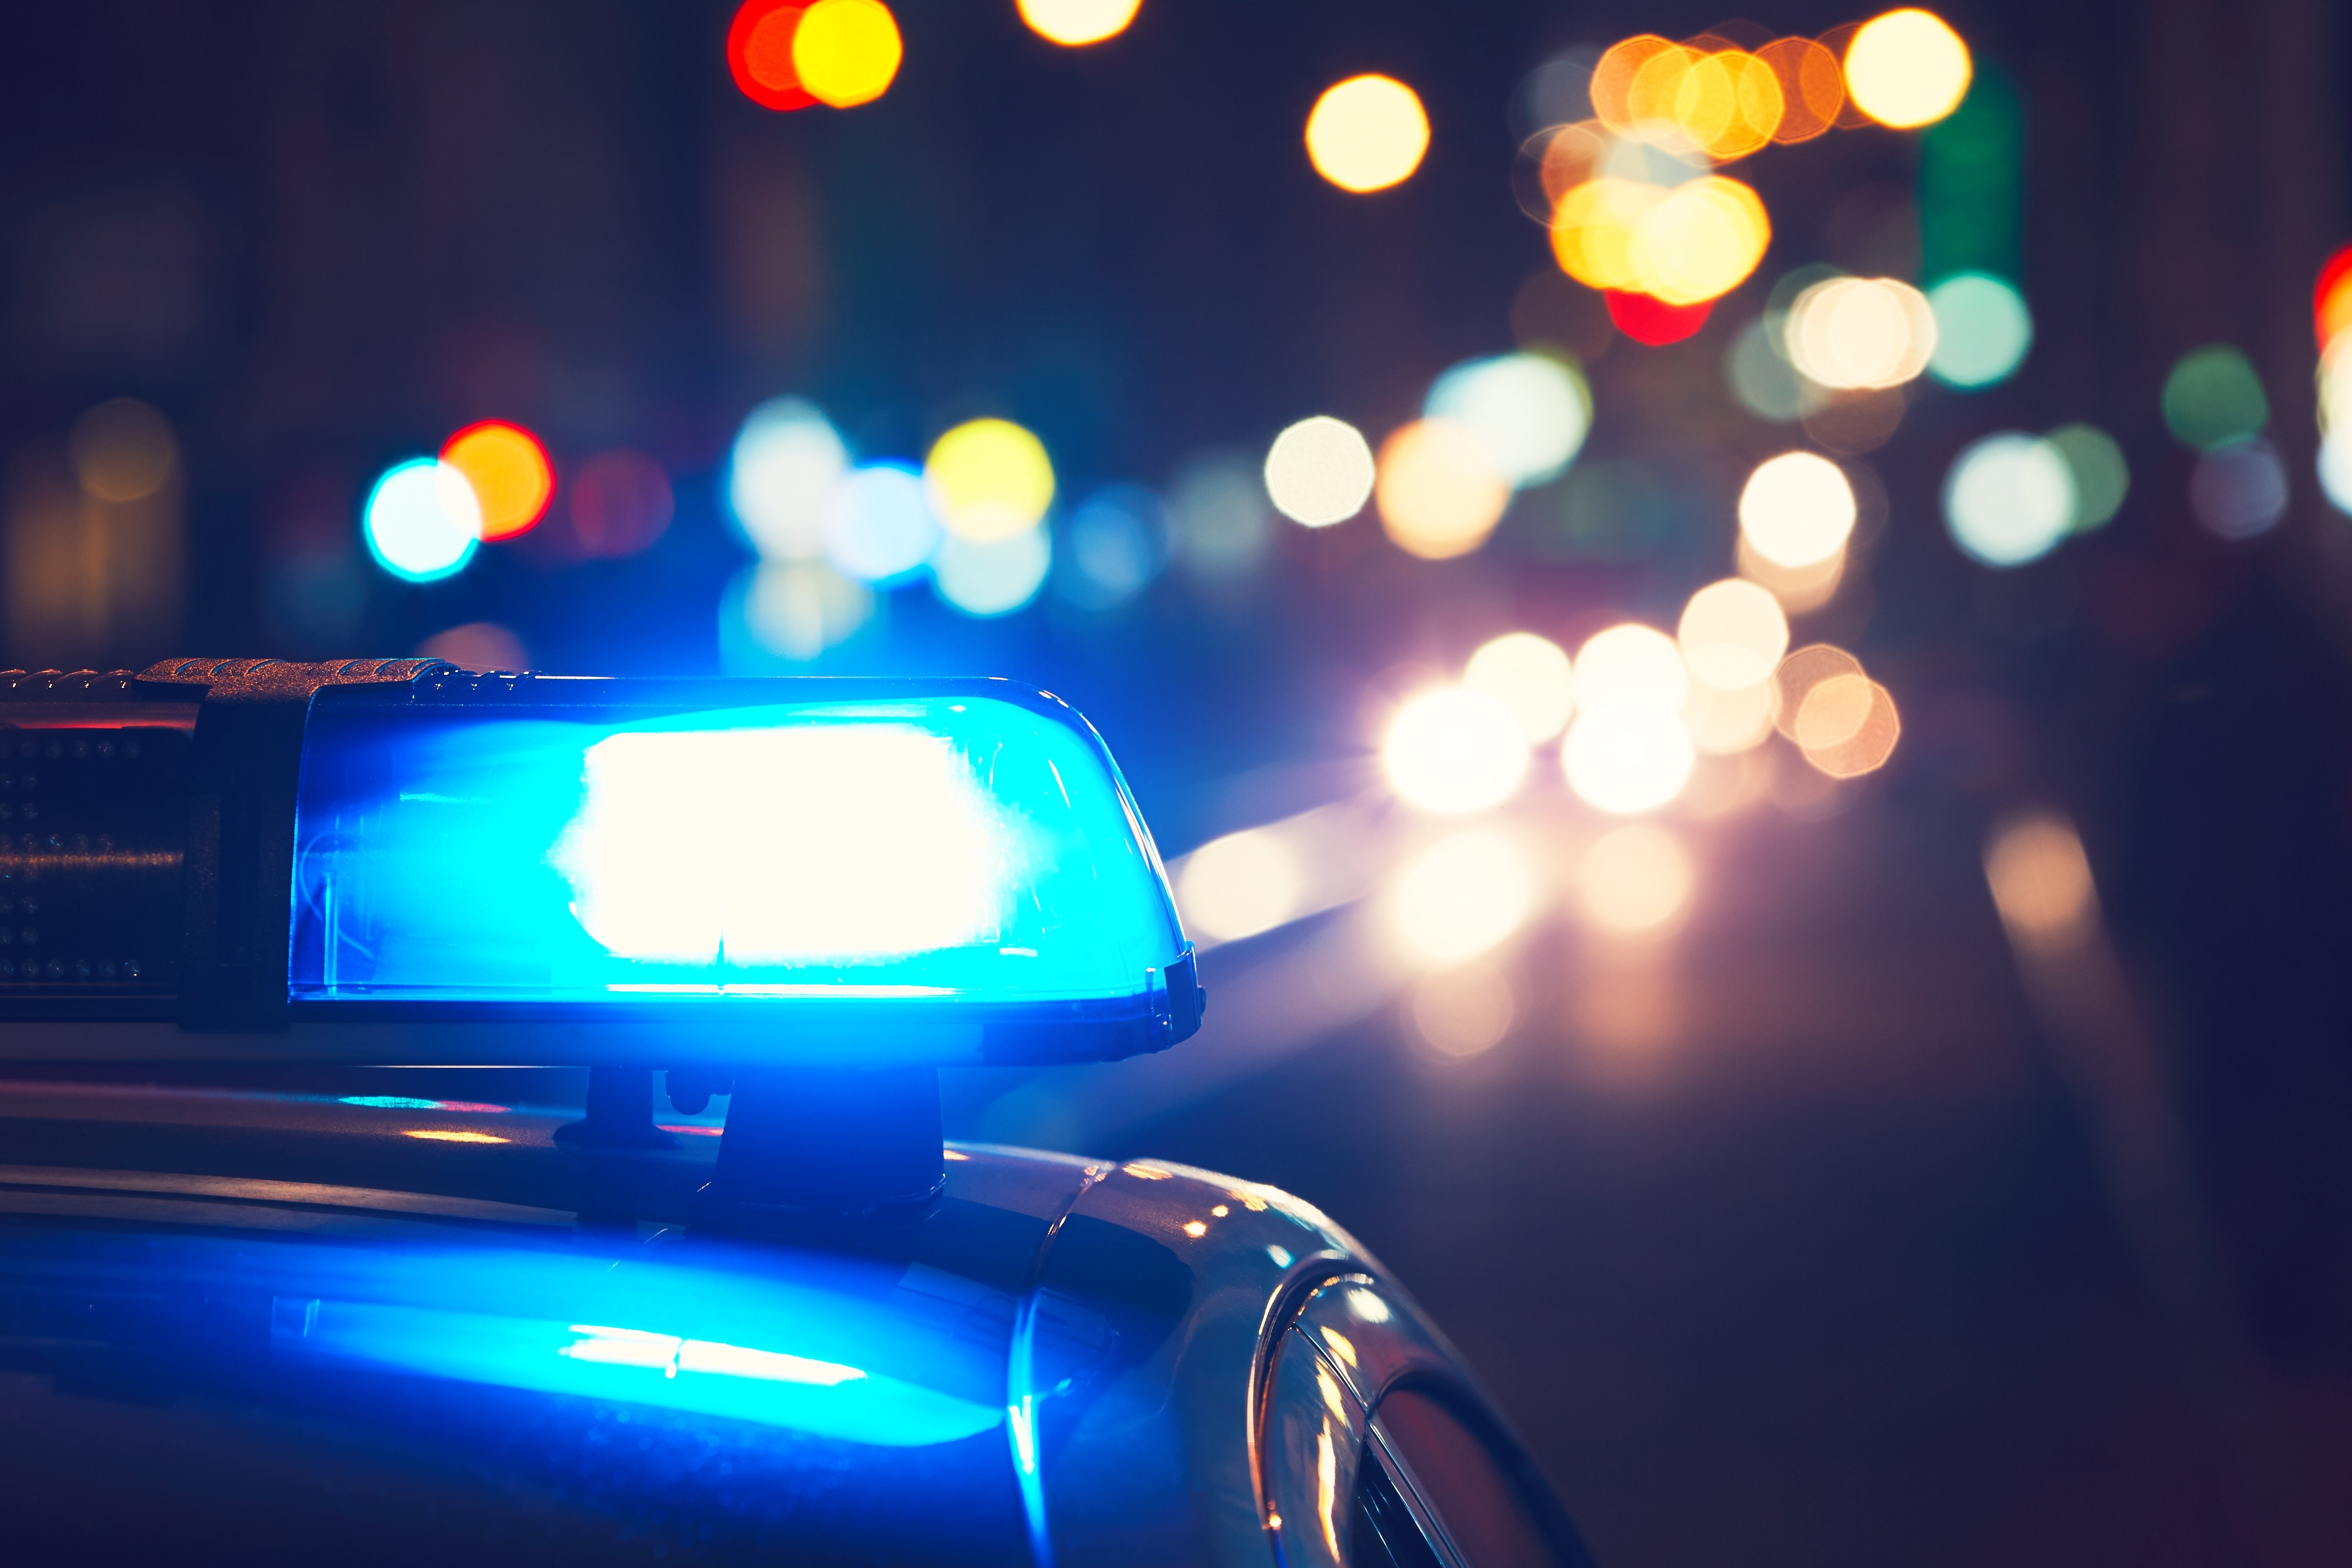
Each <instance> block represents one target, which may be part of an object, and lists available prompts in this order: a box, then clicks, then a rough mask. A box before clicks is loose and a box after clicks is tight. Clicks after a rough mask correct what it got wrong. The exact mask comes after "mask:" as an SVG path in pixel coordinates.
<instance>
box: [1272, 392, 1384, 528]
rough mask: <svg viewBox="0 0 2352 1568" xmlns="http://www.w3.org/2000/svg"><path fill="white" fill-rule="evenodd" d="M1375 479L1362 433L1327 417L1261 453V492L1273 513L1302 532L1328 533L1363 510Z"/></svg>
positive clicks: (1307, 422)
mask: <svg viewBox="0 0 2352 1568" xmlns="http://www.w3.org/2000/svg"><path fill="white" fill-rule="evenodd" d="M1376 477H1377V469H1376V468H1375V466H1374V464H1373V461H1372V448H1371V445H1370V443H1369V442H1367V441H1366V440H1365V439H1364V437H1363V433H1362V432H1361V431H1360V430H1358V429H1357V428H1356V427H1355V426H1353V425H1350V424H1349V423H1348V422H1347V421H1346V420H1344V419H1334V418H1332V417H1331V416H1329V415H1328V414H1318V415H1315V416H1311V417H1309V418H1306V419H1301V420H1300V421H1299V422H1298V423H1297V424H1296V425H1293V426H1290V427H1289V428H1288V429H1286V430H1285V431H1284V432H1283V433H1282V434H1281V435H1279V436H1276V437H1275V438H1274V445H1273V446H1272V447H1268V448H1267V450H1266V454H1265V493H1266V496H1267V497H1268V499H1270V500H1272V501H1273V502H1274V509H1275V510H1276V511H1278V512H1280V513H1282V515H1283V516H1285V517H1286V518H1288V519H1290V521H1293V522H1296V523H1300V524H1302V525H1304V526H1306V527H1307V528H1328V527H1330V526H1331V525H1332V524H1333V523H1335V522H1345V521H1348V520H1349V518H1351V517H1353V516H1355V515H1356V514H1357V513H1358V512H1360V511H1361V510H1364V503H1365V502H1366V501H1368V500H1371V499H1372V485H1373V482H1374V480H1375V479H1376Z"/></svg>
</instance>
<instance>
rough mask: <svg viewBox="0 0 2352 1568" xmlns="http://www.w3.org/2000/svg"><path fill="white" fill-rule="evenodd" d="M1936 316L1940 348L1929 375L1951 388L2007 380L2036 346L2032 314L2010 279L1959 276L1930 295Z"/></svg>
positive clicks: (1969, 274)
mask: <svg viewBox="0 0 2352 1568" xmlns="http://www.w3.org/2000/svg"><path fill="white" fill-rule="evenodd" d="M1927 308H1928V309H1929V310H1932V311H1933V312H1934V313H1935V318H1936V346H1935V348H1934V350H1933V351H1932V352H1930V353H1929V354H1928V355H1927V370H1928V374H1932V375H1933V376H1934V377H1935V378H1936V379H1937V381H1940V382H1942V383H1943V384H1945V385H1947V386H1958V387H1967V388H1974V387H1979V386H1990V385H1993V384H1995V383H1997V382H2001V381H2006V380H2008V379H2009V377H2010V376H2011V375H2013V374H2016V371H2017V367H2018V366H2019V365H2020V364H2022V363H2024V362H2025V353H2026V351H2027V350H2028V349H2030V348H2032V346H2033V313H2032V311H2030V310H2027V309H2026V308H2025V296H2024V295H2022V294H2021V293H2019V292H2018V291H2017V289H2016V286H2015V285H2014V284H2011V282H2009V281H2008V279H2001V278H1995V277H1993V276H1992V275H1991V274H1990V273H1985V272H1960V273H1955V274H1954V275H1953V276H1951V277H1949V278H1947V279H1944V280H1943V281H1942V282H1940V283H1938V284H1937V285H1936V286H1935V287H1934V288H1933V289H1928V290H1927Z"/></svg>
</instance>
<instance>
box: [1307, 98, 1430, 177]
mask: <svg viewBox="0 0 2352 1568" xmlns="http://www.w3.org/2000/svg"><path fill="white" fill-rule="evenodd" d="M1428 151H1429V116H1428V114H1427V113H1426V112H1425V111H1424V110H1423V109H1422V107H1421V99H1420V96H1419V95H1418V94H1416V93H1415V92H1414V91H1413V90H1412V89H1411V88H1409V87H1407V86H1405V84H1404V83H1402V82H1401V81H1399V80H1397V79H1395V78H1393V77H1385V76H1354V77H1349V79H1347V80H1345V81H1343V82H1339V83H1338V84H1336V85H1334V86H1332V87H1329V88H1327V89H1325V90H1324V93H1323V96H1322V97H1320V98H1318V99H1317V100H1315V108H1314V110H1312V111H1311V112H1310V113H1309V114H1308V115H1307V157H1308V159H1309V160H1311V161H1312V162H1313V163H1314V164H1315V172H1316V173H1317V174H1320V175H1322V176H1323V177H1324V178H1325V179H1327V180H1328V181H1330V182H1331V183H1332V184H1335V185H1337V186H1339V188H1340V189H1341V190H1343V191H1355V192H1359V193H1360V192H1366V191H1380V190H1386V189H1387V188H1388V187H1389V186H1391V185H1393V184H1399V183H1401V182H1402V181H1404V180H1405V179H1408V178H1410V177H1411V175H1412V172H1413V171H1414V170H1415V169H1417V168H1419V167H1420V166H1421V158H1422V154H1423V153H1426V152H1428Z"/></svg>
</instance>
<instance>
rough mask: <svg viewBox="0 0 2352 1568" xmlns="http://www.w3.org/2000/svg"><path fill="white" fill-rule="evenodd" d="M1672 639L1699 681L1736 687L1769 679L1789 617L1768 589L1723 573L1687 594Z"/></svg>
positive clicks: (1782, 649)
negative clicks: (1680, 649)
mask: <svg viewBox="0 0 2352 1568" xmlns="http://www.w3.org/2000/svg"><path fill="white" fill-rule="evenodd" d="M1675 639H1676V640H1677V641H1679V642H1680V643H1681V644H1682V649H1683V658H1684V660H1685V662H1686V663H1687V664H1689V666H1690V670H1691V674H1692V675H1694V676H1696V678H1697V679H1698V681H1699V683H1700V684H1701V685H1703V686H1708V687H1712V688H1714V689H1717V690H1718V691H1738V690H1740V689H1744V688H1747V687H1752V686H1757V685H1759V684H1761V683H1762V682H1764V681H1766V680H1769V679H1771V678H1772V672H1773V671H1774V670H1775V669H1778V668H1780V656H1781V655H1782V654H1784V653H1787V652H1788V651H1789V617H1788V616H1786V615H1785V614H1783V613H1782V611H1781V609H1780V600H1778V599H1776V598H1774V597H1773V596H1772V592H1771V590H1770V589H1769V588H1766V587H1764V586H1763V585H1761V584H1756V583H1750V582H1748V581H1747V580H1746V579H1745V578H1740V577H1727V578H1725V579H1724V580H1723V581H1722V582H1719V583H1710V584H1707V585H1706V587H1704V588H1701V589H1700V590H1699V591H1698V592H1697V593H1696V594H1693V595H1691V597H1690V603H1689V604H1688V605H1685V606H1684V608H1683V618H1682V621H1681V624H1680V625H1679V626H1676V628H1675Z"/></svg>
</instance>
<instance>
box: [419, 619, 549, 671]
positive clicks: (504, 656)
mask: <svg viewBox="0 0 2352 1568" xmlns="http://www.w3.org/2000/svg"><path fill="white" fill-rule="evenodd" d="M416 657H417V658H446V659H447V660H448V661H449V662H450V663H451V664H454V665H456V666H457V668H460V669H470V670H473V671H474V672H475V673H477V674H481V675H487V674H488V673H489V672H490V671H492V670H509V671H514V672H517V673H520V671H523V670H526V669H529V668H530V653H529V651H528V650H526V649H525V648H524V647H523V646H522V639H521V638H520V637H517V636H515V635H514V630H513V628H512V627H510V626H500V625H499V623H498V622H496V621H467V623H466V624H465V625H463V626H450V627H447V628H446V629H445V630H442V631H437V632H435V633H434V634H433V635H432V636H431V637H426V638H425V640H424V641H423V642H421V643H419V644H417V645H416Z"/></svg>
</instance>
